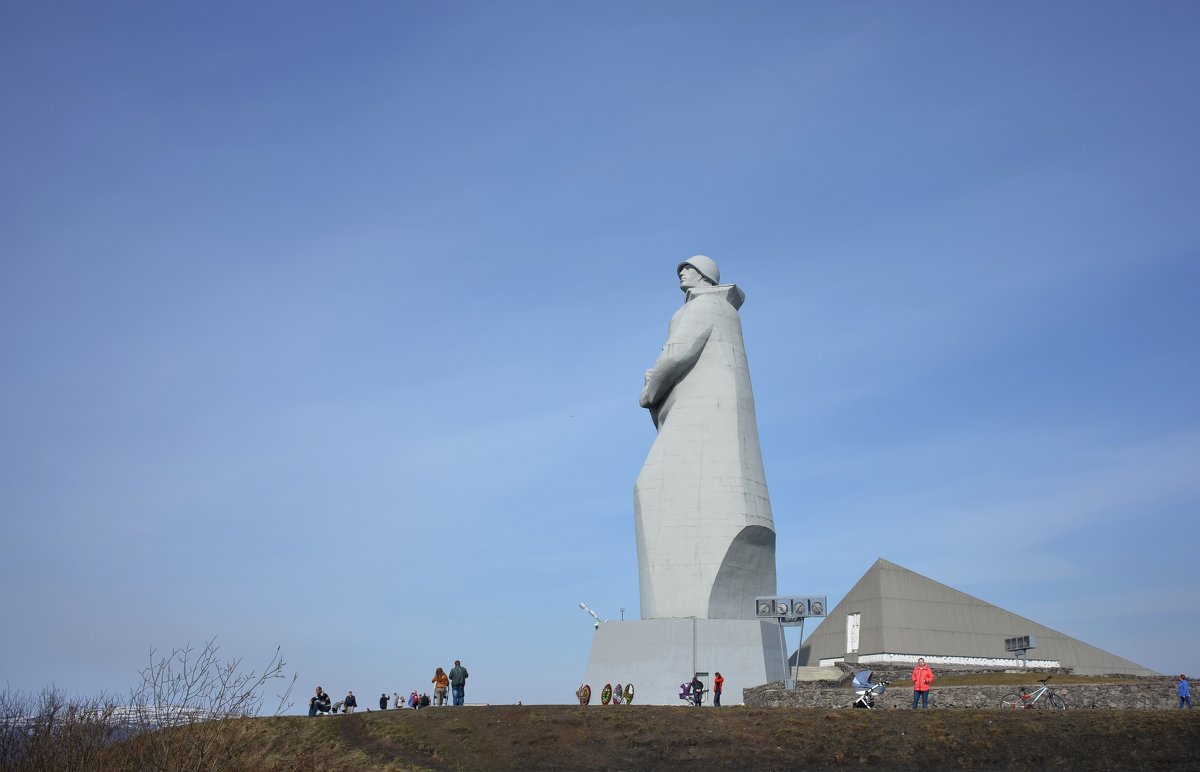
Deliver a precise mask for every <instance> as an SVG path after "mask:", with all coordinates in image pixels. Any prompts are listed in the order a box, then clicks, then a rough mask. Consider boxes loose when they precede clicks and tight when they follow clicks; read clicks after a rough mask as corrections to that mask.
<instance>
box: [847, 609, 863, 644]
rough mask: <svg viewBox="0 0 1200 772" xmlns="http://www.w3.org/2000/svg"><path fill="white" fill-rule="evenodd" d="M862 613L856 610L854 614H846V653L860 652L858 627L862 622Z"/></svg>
mask: <svg viewBox="0 0 1200 772" xmlns="http://www.w3.org/2000/svg"><path fill="white" fill-rule="evenodd" d="M861 616H862V614H860V613H859V612H857V611H855V612H854V613H853V614H847V615H846V653H847V654H855V653H857V652H858V629H859V626H860V624H861V619H860V617H861Z"/></svg>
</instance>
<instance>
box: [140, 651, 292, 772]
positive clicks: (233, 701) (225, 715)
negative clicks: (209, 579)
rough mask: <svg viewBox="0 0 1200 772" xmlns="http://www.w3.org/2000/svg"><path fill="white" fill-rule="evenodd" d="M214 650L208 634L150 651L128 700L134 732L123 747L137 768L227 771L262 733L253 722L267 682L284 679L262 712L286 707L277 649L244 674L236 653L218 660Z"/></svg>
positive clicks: (289, 686)
mask: <svg viewBox="0 0 1200 772" xmlns="http://www.w3.org/2000/svg"><path fill="white" fill-rule="evenodd" d="M219 648H220V647H218V646H217V643H216V639H215V638H213V639H211V640H209V641H208V642H207V643H206V644H204V647H203V648H201V649H200V650H199V651H196V650H195V649H193V648H192V647H191V646H190V645H189V646H186V647H184V648H182V649H175V650H174V651H172V652H171V654H170V655H169V656H166V657H162V658H159V659H156V658H155V657H156V655H155V652H154V651H153V650H151V652H150V664H149V666H148V667H147V668H146V669H145V670H143V671H142V673H141V676H142V682H141V685H140V686H138V687H137V688H135V689H134V690H133V692H132V694H131V698H130V707H131V722H132V725H133V728H134V730H135V732H136V735H137V736H136V737H134V738H133V740H132V741H131V742H130V743H128V748H127V750H128V752H129V754H130V756H131V759H130V760H131V761H133V763H134V764H135V765H136V766H137V768H139V769H157V770H217V769H226V768H228V767H229V766H230V765H231V763H232V760H233V759H234V758H235V757H236V756H237V754H238V752H239V751H241V749H243V748H245V747H246V746H247V745H248V744H250V743H252V742H253V741H254V740H255V739H256V738H257V737H258V735H259V734H260V733H261V731H262V729H261V728H260V726H256V724H255V722H254V721H253V719H254V717H256V716H260V715H262V714H263V713H262V709H263V704H264V703H265V702H266V692H267V690H268V687H270V686H273V685H274V686H280V685H283V684H286V688H284V690H283V692H282V693H281V694H278V695H276V698H277V700H276V701H275V702H273V703H272V705H271V708H272V709H271V712H270V714H269V715H279V714H280V713H282V712H283V711H284V710H287V709H288V708H289V707H291V702H290V701H289V699H290V696H291V692H292V688H293V687H294V685H295V682H296V676H295V675H293V676H291V679H290V680H289V679H288V677H287V674H286V673H285V672H284V668H285V666H286V663H285V662H284V661H283V658H282V656H281V653H280V649H278V648H276V649H275V654H274V655H273V656H272V657H271V659H270V660H269V661H268V662H267V664H266V665H265V666H264V667H263V669H262V670H261V671H255V670H247V671H243V670H242V660H241V659H240V658H239V659H232V660H228V661H222V660H221V659H220V658H219V657H218V656H217V655H218V652H219ZM234 722H237V725H236V726H235V725H234Z"/></svg>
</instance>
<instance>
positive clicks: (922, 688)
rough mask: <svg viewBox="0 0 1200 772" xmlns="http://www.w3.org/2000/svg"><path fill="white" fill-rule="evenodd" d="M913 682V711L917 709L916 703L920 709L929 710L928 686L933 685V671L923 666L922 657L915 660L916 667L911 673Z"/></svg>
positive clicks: (923, 659)
mask: <svg viewBox="0 0 1200 772" xmlns="http://www.w3.org/2000/svg"><path fill="white" fill-rule="evenodd" d="M912 682H913V710H916V709H917V701H918V700H919V701H920V702H921V707H923V708H925V709H926V710H929V685H930V684H931V683H933V671H932V670H930V669H929V666H928V665H926V664H925V658H924V657H918V658H917V666H916V667H914V668H913V672H912Z"/></svg>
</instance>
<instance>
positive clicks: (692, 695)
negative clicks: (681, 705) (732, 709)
mask: <svg viewBox="0 0 1200 772" xmlns="http://www.w3.org/2000/svg"><path fill="white" fill-rule="evenodd" d="M705 691H708V690H707V689H705V688H704V682H703V681H701V680H700V674H699V673H696V674H695V675H693V676H692V680H691V681H690V682H687V683H682V684H680V685H679V699H681V700H687V701H688V702H689V703H691V704H692V705H695V706H696V707H700V705H701V703H703V702H704V692H705ZM723 691H725V676H723V675H721V671H720V670H718V671H717V672H716V674H715V675H713V685H712V696H713V707H714V708H719V707H721V692H723Z"/></svg>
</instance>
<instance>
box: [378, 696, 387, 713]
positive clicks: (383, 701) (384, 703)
mask: <svg viewBox="0 0 1200 772" xmlns="http://www.w3.org/2000/svg"><path fill="white" fill-rule="evenodd" d="M379 709H380V710H387V692H384V693H383V694H381V695H379Z"/></svg>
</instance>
